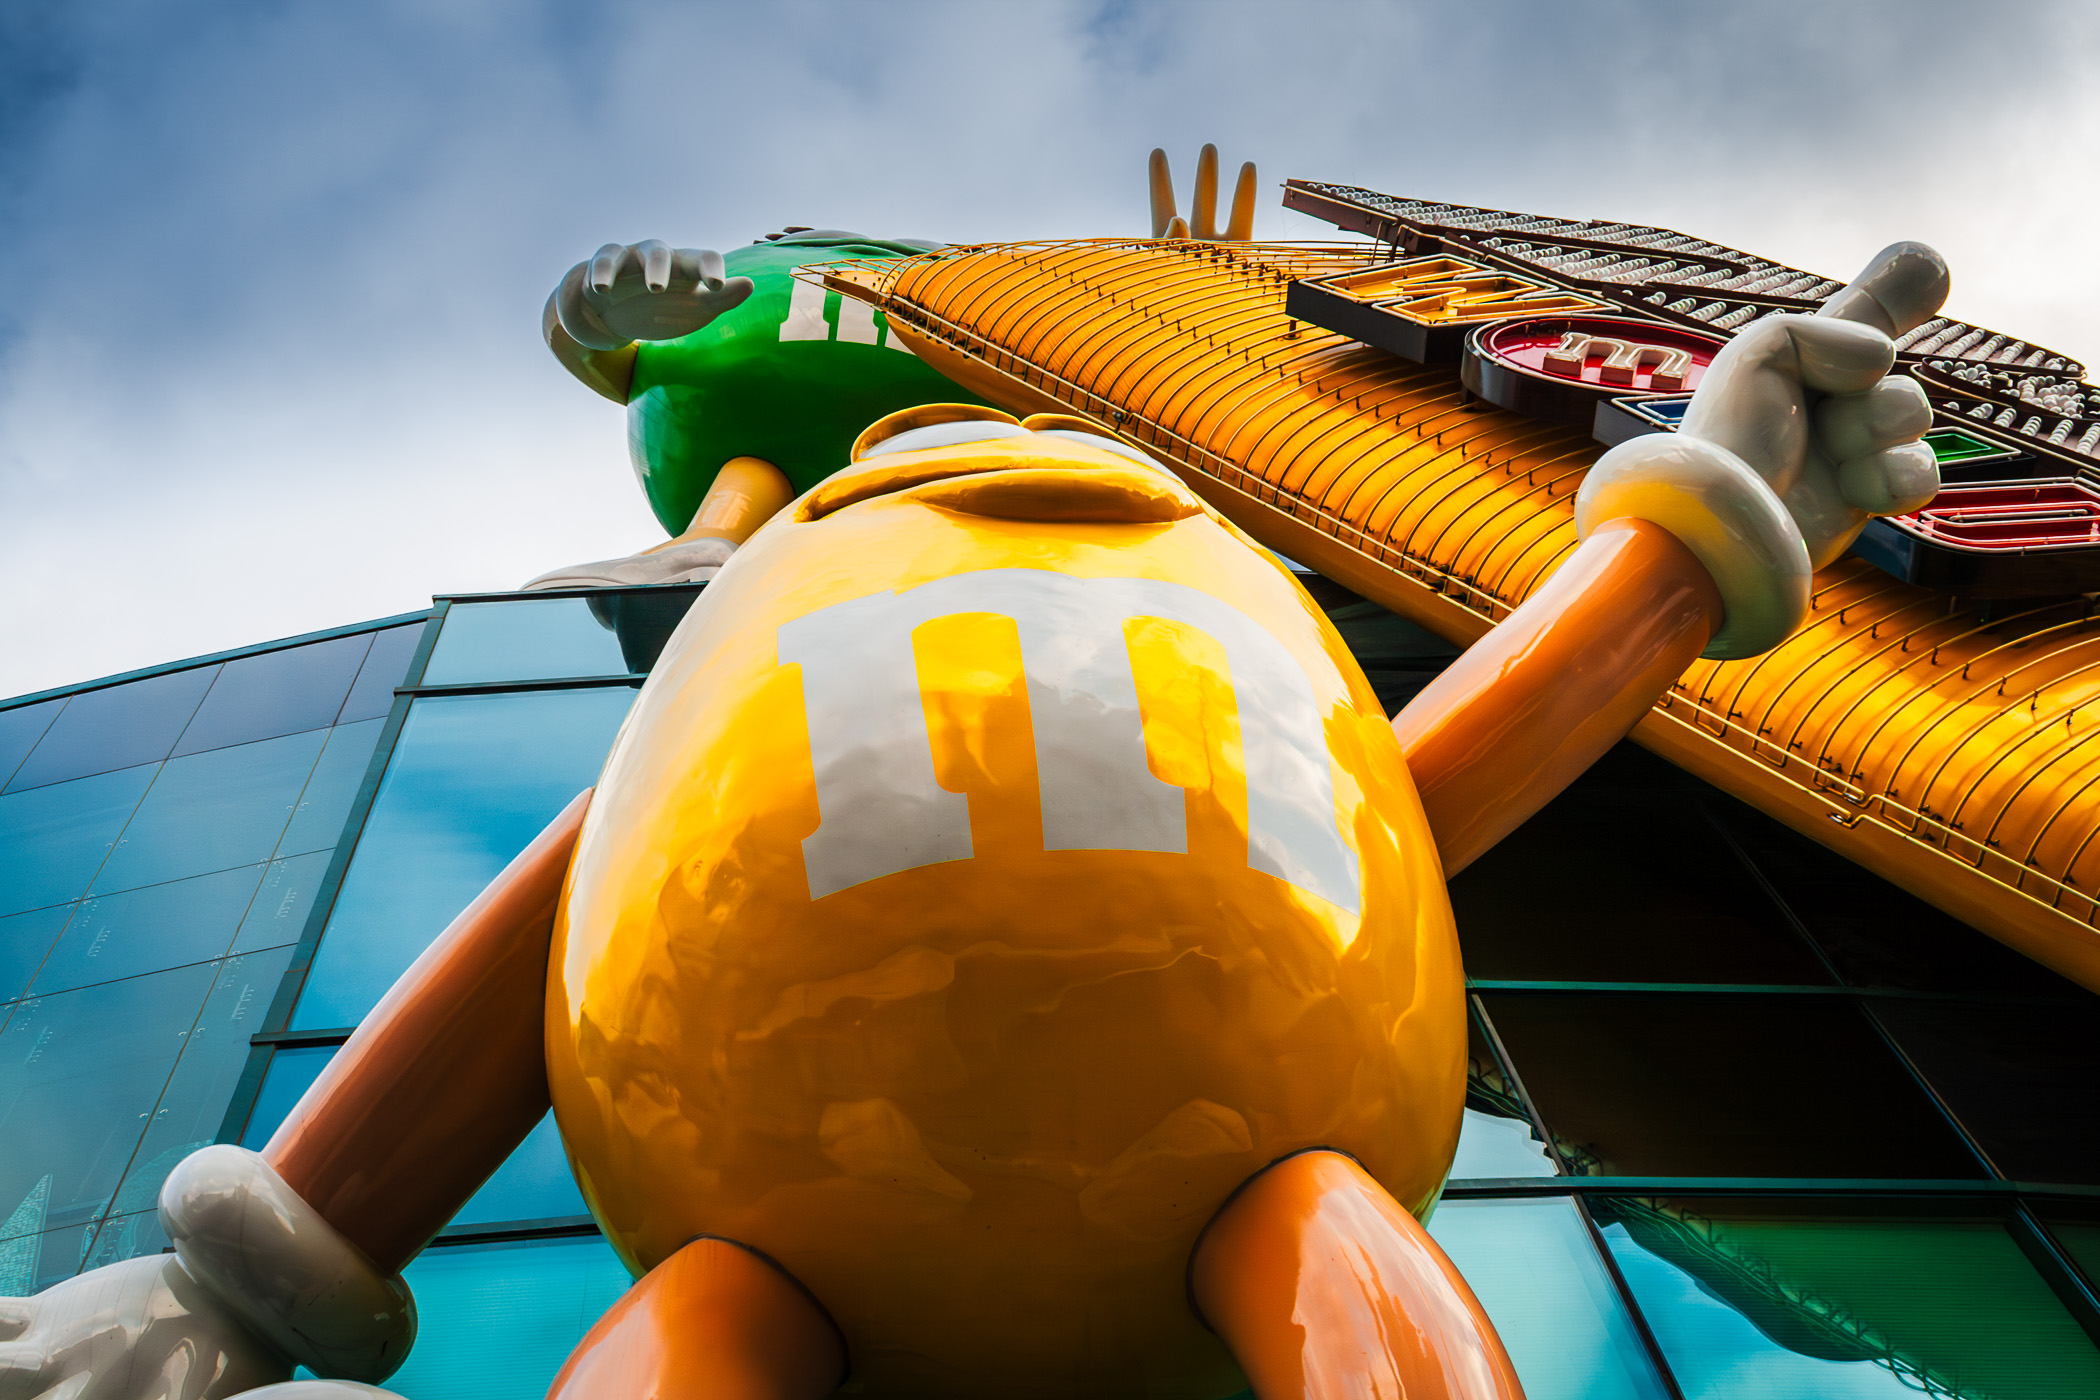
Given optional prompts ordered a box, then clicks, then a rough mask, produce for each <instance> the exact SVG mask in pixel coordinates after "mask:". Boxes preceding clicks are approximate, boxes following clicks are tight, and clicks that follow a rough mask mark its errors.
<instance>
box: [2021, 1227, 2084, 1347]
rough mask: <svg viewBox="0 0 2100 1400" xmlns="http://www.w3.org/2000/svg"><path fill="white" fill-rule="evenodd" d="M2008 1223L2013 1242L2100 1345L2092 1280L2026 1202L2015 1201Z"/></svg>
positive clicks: (2066, 1309) (2057, 1297) (2060, 1300)
mask: <svg viewBox="0 0 2100 1400" xmlns="http://www.w3.org/2000/svg"><path fill="white" fill-rule="evenodd" d="M2005 1223H2006V1229H2007V1231H2008V1232H2010V1233H2011V1235H2012V1237H2013V1243H2015V1244H2017V1245H2018V1246H2019V1247H2020V1252H2021V1253H2022V1254H2024V1255H2026V1256H2027V1262H2028V1263H2029V1264H2031V1265H2033V1266H2034V1269H2035V1272H2037V1273H2039V1274H2040V1275H2041V1276H2042V1278H2043V1280H2044V1281H2045V1282H2046V1283H2047V1284H2048V1285H2049V1291H2050V1292H2052V1293H2054V1294H2055V1295H2056V1299H2057V1301H2058V1302H2060V1303H2062V1304H2063V1305H2064V1309H2065V1311H2067V1312H2069V1313H2070V1314H2071V1316H2072V1317H2073V1318H2075V1319H2076V1320H2077V1322H2078V1325H2079V1326H2080V1327H2082V1328H2084V1329H2085V1334H2086V1336H2087V1337H2088V1338H2090V1339H2091V1340H2092V1342H2093V1344H2094V1345H2095V1346H2100V1295H2096V1294H2095V1293H2094V1291H2093V1286H2092V1283H2091V1282H2090V1281H2089V1280H2088V1279H2087V1278H2086V1277H2085V1273H2084V1271H2083V1270H2081V1269H2080V1268H2079V1267H2078V1263H2077V1261H2076V1260H2074V1259H2072V1258H2071V1255H2070V1253H2069V1251H2067V1250H2066V1249H2065V1248H2064V1247H2063V1245H2062V1243H2061V1242H2060V1241H2058V1239H2057V1238H2056V1234H2055V1232H2054V1231H2052V1230H2050V1229H2049V1227H2048V1226H2047V1225H2045V1224H2044V1223H2043V1222H2042V1221H2041V1220H2040V1219H2038V1218H2037V1217H2036V1216H2035V1214H2034V1213H2033V1212H2032V1211H2031V1210H2029V1209H2028V1208H2027V1203H2026V1202H2025V1201H2020V1202H2016V1203H2015V1204H2014V1206H2013V1209H2012V1212H2011V1214H2010V1215H2008V1216H2007V1217H2006V1222H2005Z"/></svg>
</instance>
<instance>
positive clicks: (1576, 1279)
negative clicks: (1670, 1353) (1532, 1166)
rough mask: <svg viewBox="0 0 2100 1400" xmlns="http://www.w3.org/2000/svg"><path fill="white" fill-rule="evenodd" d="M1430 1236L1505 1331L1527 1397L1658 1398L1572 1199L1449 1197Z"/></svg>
mask: <svg viewBox="0 0 2100 1400" xmlns="http://www.w3.org/2000/svg"><path fill="white" fill-rule="evenodd" d="M1466 1116H1467V1119H1468V1121H1469V1122H1470V1120H1471V1119H1472V1118H1473V1117H1474V1115H1473V1114H1472V1113H1470V1112H1469V1113H1468V1114H1467V1115H1466ZM1459 1151H1460V1154H1461V1156H1463V1154H1464V1151H1465V1146H1464V1142H1463V1140H1461V1142H1460V1147H1459ZM1498 1174H1499V1175H1510V1176H1514V1175H1516V1173H1514V1172H1509V1173H1498ZM1429 1233H1430V1234H1431V1235H1432V1236H1434V1237H1435V1239H1436V1242H1437V1243H1438V1244H1440V1245H1442V1246H1443V1247H1444V1252H1445V1253H1446V1254H1448V1255H1450V1256H1451V1262H1452V1263H1454V1264H1456V1265H1458V1267H1459V1268H1460V1269H1461V1270H1463V1271H1464V1273H1465V1276H1466V1282H1467V1283H1468V1284H1470V1285H1471V1286H1472V1289H1473V1292H1474V1293H1475V1294H1477V1295H1478V1296H1479V1298H1480V1303H1481V1306H1482V1307H1484V1308H1486V1309H1487V1314H1488V1316H1489V1318H1491V1319H1492V1320H1493V1321H1494V1324H1495V1329H1496V1331H1498V1332H1500V1333H1501V1334H1502V1340H1503V1342H1504V1344H1506V1345H1507V1346H1508V1348H1509V1355H1510V1360H1512V1361H1513V1362H1515V1363H1516V1367H1517V1378H1518V1379H1519V1380H1521V1381H1523V1382H1524V1394H1525V1395H1526V1396H1527V1397H1528V1400H1663V1396H1664V1395H1665V1394H1666V1392H1665V1391H1664V1389H1663V1384H1662V1381H1661V1380H1660V1378H1658V1377H1657V1376H1656V1374H1655V1366H1654V1363H1653V1362H1651V1361H1650V1360H1649V1359H1648V1352H1647V1349H1646V1348H1645V1347H1644V1346H1643V1345H1642V1344H1641V1339H1640V1335H1639V1333H1638V1332H1637V1331H1636V1329H1635V1327H1634V1323H1633V1319H1632V1318H1631V1317H1630V1316H1629V1315H1628V1314H1627V1311H1626V1305H1625V1304H1624V1303H1623V1302H1621V1301H1620V1299H1619V1294H1618V1290H1617V1289H1615V1288H1614V1287H1613V1286H1612V1281H1611V1276H1610V1275H1609V1274H1608V1273H1606V1272H1605V1269H1604V1264H1603V1261H1601V1260H1600V1259H1598V1258H1597V1251H1596V1247H1595V1245H1593V1244H1592V1243H1591V1242H1590V1234H1589V1230H1588V1228H1587V1227H1586V1226H1585V1225H1584V1224H1583V1223H1582V1217H1581V1216H1580V1215H1578V1214H1577V1213H1576V1210H1575V1205H1574V1203H1573V1202H1572V1201H1569V1200H1566V1199H1549V1198H1539V1199H1532V1200H1509V1201H1452V1200H1446V1201H1445V1202H1444V1203H1443V1204H1441V1205H1439V1206H1438V1207H1437V1208H1436V1214H1435V1215H1434V1216H1432V1217H1431V1218H1430V1221H1429Z"/></svg>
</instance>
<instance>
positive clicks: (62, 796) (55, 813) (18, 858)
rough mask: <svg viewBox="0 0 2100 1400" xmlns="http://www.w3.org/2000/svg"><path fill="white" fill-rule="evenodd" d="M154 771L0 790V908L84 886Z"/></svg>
mask: <svg viewBox="0 0 2100 1400" xmlns="http://www.w3.org/2000/svg"><path fill="white" fill-rule="evenodd" d="M159 771H160V770H159V768H158V767H156V766H155V765H153V764H147V765H146V766H145V767H143V768H126V769H124V770H122V771H121V772H116V773H102V774H99V775H97V776H95V777H92V778H81V779H78V780H77V781H74V782H70V783H54V784H52V785H51V786H50V787H41V788H33V789H31V790H29V791H27V792H11V793H8V794H7V795H6V796H4V797H0V913H4V914H13V913H17V912H19V911H21V910H24V909H36V908H39V907H42V906H45V905H51V904H63V903H65V902H67V901H68V900H74V899H78V898H80V896H81V895H82V894H84V893H86V892H87V886H88V881H90V880H92V879H94V878H95V872H96V871H97V870H99V869H101V867H102V862H103V861H104V859H106V858H107V857H108V855H109V851H110V847H111V846H112V845H113V844H114V843H115V842H116V839H117V835H118V833H120V832H121V831H123V830H124V823H125V822H127V821H129V820H130V819H131V814H132V812H133V811H135V810H136V809H137V808H138V805H139V799H140V798H141V797H143V796H145V794H146V785H147V784H148V783H150V782H152V781H153V775H154V774H155V773H157V772H159Z"/></svg>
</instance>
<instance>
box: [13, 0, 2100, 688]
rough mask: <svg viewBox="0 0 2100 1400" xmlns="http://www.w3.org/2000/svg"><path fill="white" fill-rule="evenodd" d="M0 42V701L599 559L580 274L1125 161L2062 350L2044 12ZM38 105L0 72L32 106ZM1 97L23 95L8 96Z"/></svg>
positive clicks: (2059, 194) (2088, 127)
mask: <svg viewBox="0 0 2100 1400" xmlns="http://www.w3.org/2000/svg"><path fill="white" fill-rule="evenodd" d="M41 24H42V26H43V27H42V28H40V29H36V30H34V31H33V32H32V30H30V29H26V28H24V29H18V30H13V31H10V30H6V29H0V91H5V90H8V89H9V88H10V79H11V76H12V77H13V78H14V81H13V82H12V88H13V91H14V92H15V93H16V94H17V95H16V96H15V97H13V98H9V99H7V100H5V101H0V120H4V121H5V122H7V124H8V126H9V128H10V134H9V135H8V138H7V139H6V140H5V141H4V142H0V146H4V147H6V153H5V154H0V162H4V163H0V176H4V177H5V181H6V185H5V188H6V193H5V194H4V195H0V265H5V266H6V267H8V268H9V269H10V270H11V274H12V275H11V276H10V278H9V279H8V293H7V297H8V300H7V303H6V304H5V305H4V306H0V597H5V598H6V599H7V602H6V604H5V606H4V607H0V694H8V693H18V692H21V691H24V690H29V689H34V688H37V687H40V686H45V685H51V684H58V683H63V682H66V681H70V680H77V679H83V678H86V677H89V676H93V675H96V674H102V673H107V672H110V671H115V670H120V669H124V668H128V667H131V666H136V665H145V664H151V663H154V662H158V661H162V660H167V659H171V658H174V657H179V656H183V655H188V654H193V653H196V652H199V651H203V650H206V649H209V648H215V647H222V646H231V645H238V644H241V643H244V642H248V641H254V640H259V639H261V638H264V637H267V636H272V635H280V634H284V633H289V632H296V631H301V630H306V629H309V628H316V627H322V626H328V625H331V624H334V623H338V622H343V621H349V620H353V619H355V618H358V617H364V616H376V615H380V614H384V613H390V612H394V611H399V610H403V609H406V608H410V607H414V606H417V605H419V604H420V603H421V602H422V601H424V600H426V599H427V597H428V595H429V593H430V592H432V591H434V590H440V589H443V590H448V591H451V590H465V589H475V588H490V587H503V586H508V585H511V584H515V583H516V582H518V581H520V580H522V579H523V578H525V577H528V576H530V575H532V574H534V573H537V572H540V571H541V570H543V569H545V568H548V567H551V566H553V565H556V564H560V563H565V562H572V561H576V560H582V559H589V558H598V557H603V556H605V555H608V554H612V553H617V552H621V551H624V550H626V549H629V548H633V547H636V546H639V545H641V544H643V543H646V542H648V541H649V540H650V539H652V538H653V537H654V535H653V532H654V525H653V523H652V522H651V521H650V519H649V516H648V512H647V511H646V509H645V508H644V506H643V504H642V502H641V498H640V494H639V492H638V491H636V490H635V489H634V487H633V486H632V484H631V482H630V481H629V480H628V473H627V468H626V465H625V461H624V441H623V434H622V430H621V424H620V418H619V413H618V411H617V410H616V409H614V408H613V407H612V406H611V405H608V404H605V403H604V402H603V401H602V400H599V399H597V398H595V397H593V396H592V395H590V394H589V393H588V392H586V391H585V390H583V389H582V388H581V387H580V386H577V385H575V384H573V383H571V382H569V381H568V380H567V379H566V377H565V376H564V375H563V374H562V373H561V372H560V370H559V369H558V368H556V367H555V366H554V364H553V362H552V361H551V359H550V358H549V357H547V355H546V354H545V352H544V350H543V348H542V347H541V346H540V345H539V343H538V329H537V325H538V314H539V308H540V304H541V302H542V300H543V299H544V298H545V295H546V292H547V289H548V287H549V286H551V285H552V283H553V281H554V279H555V278H556V277H557V276H558V275H559V274H560V273H561V272H562V271H563V270H564V269H565V268H566V267H567V266H568V265H569V264H570V263H571V262H573V261H574V260H575V259H576V258H578V257H581V256H583V255H585V254H586V253H588V252H589V251H590V250H591V249H592V248H593V247H595V246H596V245H597V244H598V243H599V242H601V241H603V240H605V239H607V238H617V239H622V240H626V239H633V238H638V237H645V236H652V235H653V236H661V237H665V238H668V239H673V240H675V241H678V242H683V243H694V244H703V245H704V244H713V245H716V246H734V245H735V244H738V243H742V242H745V241H748V240H749V239H751V238H752V237H754V236H756V235H758V234H761V233H763V232H765V231H767V230H769V229H773V228H777V227H779V226H781V225H782V224H784V223H807V224H819V225H826V226H837V227H857V228H862V229H865V230H866V231H869V232H872V233H885V234H893V235H895V234H908V235H917V236H926V237H941V238H951V239H978V238H1001V237H1031V236H1061V235H1078V234H1092V233H1107V232H1122V231H1135V230H1137V229H1138V227H1139V226H1140V224H1141V223H1142V221H1143V219H1144V190H1143V181H1142V173H1141V172H1142V167H1143V160H1144V154H1145V152H1146V151H1147V150H1148V149H1149V148H1150V147H1152V146H1153V145H1155V144H1165V145H1166V146H1168V148H1169V150H1170V152H1171V153H1172V154H1173V156H1174V158H1175V160H1176V163H1177V165H1178V166H1179V167H1180V168H1181V173H1182V177H1183V179H1184V181H1185V180H1186V179H1187V176H1188V173H1189V168H1190V166H1191V164H1192V162H1193V157H1194V152H1195V149H1196V147H1197V146H1198V145H1199V144H1200V143H1201V142H1203V141H1205V140H1215V141H1217V142H1218V143H1219V145H1220V147H1221V150H1222V153H1223V155H1224V158H1225V160H1226V162H1227V163H1228V167H1229V166H1230V165H1233V164H1236V163H1237V162H1238V161H1240V160H1242V159H1249V158H1251V159H1254V160H1256V161H1257V162H1258V163H1259V164H1260V165H1261V168H1262V173H1263V180H1264V185H1265V192H1264V206H1263V211H1262V214H1261V217H1260V222H1259V224H1258V232H1259V233H1261V234H1262V235H1264V236H1270V237H1279V236H1297V237H1307V236H1313V237H1316V236H1321V234H1322V233H1323V232H1324V231H1325V230H1324V226H1322V225H1317V224H1314V223H1312V222H1311V221H1309V220H1306V219H1303V218H1302V217H1298V216H1287V215H1285V214H1284V213H1283V212H1282V211H1281V210H1280V209H1278V208H1277V206H1276V204H1275V196H1274V185H1275V183H1276V182H1277V181H1278V180H1280V179H1281V178H1283V177H1284V176H1286V175H1307V176H1314V177H1319V178H1333V179H1344V180H1350V181H1354V182H1356V183H1360V184H1364V185H1368V186H1371V187H1373V188H1381V189H1388V190H1394V191H1398V192H1407V193H1423V194H1430V195H1434V196H1438V197H1444V198H1452V199H1462V200H1473V201H1480V202H1486V203H1495V204H1502V205H1507V206H1512V207H1519V208H1534V209H1538V210H1541V211H1544V212H1555V213H1575V214H1609V215H1611V216H1612V217H1618V218H1629V219H1640V220H1646V221H1653V222H1659V223H1665V224H1670V225H1673V226H1676V227H1682V228H1686V229H1688V230H1690V231H1692V232H1695V233H1699V234H1701V235H1704V236H1707V237H1714V238H1719V239H1723V240H1725V241H1729V242H1733V243H1737V244H1739V245H1741V246H1745V247H1749V248H1751V249H1754V250H1756V251H1759V252H1762V253H1765V254H1767V255H1770V256H1775V257H1780V258H1784V259H1787V260H1790V261H1795V262H1798V263H1801V264H1803V265H1805V266H1810V267H1815V268H1818V269H1820V270H1823V271H1828V272H1833V273H1839V274H1843V273H1847V272H1850V271H1851V270H1852V269H1853V266H1854V265H1855V264H1857V263H1858V262H1859V261H1860V260H1862V259H1863V258H1864V257H1865V256H1866V255H1867V254H1869V253H1871V252H1872V251H1873V250H1874V249H1875V248H1877V247H1879V246H1880V245H1881V244H1882V243H1885V242H1887V241H1889V240H1891V239H1893V238H1897V237H1923V238H1926V239H1927V240H1928V241H1934V242H1937V243H1938V244H1940V246H1942V247H1943V249H1944V250H1945V251H1946V252H1947V253H1948V254H1949V256H1950V258H1951V259H1952V260H1953V262H1954V265H1955V270H1956V276H1957V291H1956V301H1955V309H1956V310H1957V311H1958V312H1960V314H1964V315H1967V316H1969V317H1971V318H1974V319H1978V320H1982V321H1985V322H1987V323H1990V324H1995V325H1998V326H2000V327H2002V328H2003V329H2006V330H2009V331H2012V332H2014V333H2016V334H2019V335H2022V336H2026V337H2029V338H2032V339H2035V340H2038V341H2041V342H2042V343H2045V344H2049V345H2052V346H2054V347H2055V348H2058V349H2060V350H2063V351H2066V352H2068V353H2072V354H2080V355H2082V356H2085V357H2100V334H2095V333H2094V328H2095V325H2096V313H2100V286H2096V285H2095V281H2094V277H2093V273H2092V271H2091V269H2090V266H2089V265H2088V264H2087V263H2085V262H2084V261H2083V260H2082V252H2083V244H2084V236H2083V230H2084V229H2085V228H2086V227H2088V226H2089V225H2090V223H2091V222H2092V220H2093V218H2094V216H2095V215H2096V214H2100V184H2096V180H2100V177H2096V176H2095V175H2094V174H2092V173H2091V170H2090V162H2086V161H2084V160H2082V158H2081V154H2080V153H2081V152H2083V151H2085V150H2087V149H2090V148H2091V144H2092V137H2093V136H2094V135H2095V134H2096V128H2100V96H2095V95H2092V94H2090V93H2088V92H2087V91H2086V90H2085V87H2084V85H2083V84H2082V83H2081V82H2080V79H2079V75H2080V73H2081V71H2082V70H2083V69H2084V68H2086V67H2089V66H2090V63H2091V61H2092V59H2093V56H2094V48H2095V42H2094V40H2095V35H2094V32H2093V25H2092V23H2091V22H2090V21H2088V20H2086V19H2085V18H2084V17H2083V15H2082V13H2081V12H2080V11H2078V10H2076V9H2074V8H2071V7H2068V6H2058V7H2046V6H2029V7H2022V8H2020V9H2018V10H2016V11H2015V10H2003V9H1998V8H1991V9H1984V8H1982V7H1968V6H1962V5H1956V4H1938V5H1934V4H1919V5H1898V4H1893V3H1891V4H1854V5H1845V4H1835V5H1833V4H1817V5H1808V4H1805V3H1801V4H1791V5H1772V6H1761V7H1736V8H1732V9H1722V8H1716V7H1686V6H1681V5H1661V4H1650V3H1620V4H1606V3H1600V4H1589V5H1567V4H1543V3H1542V4H1536V5H1529V6H1526V5H1515V4H1495V3H1488V4H1478V5H1473V6H1448V5H1426V4H1401V3H1392V4H1384V3H1381V4H1317V3H1299V4H1292V5H1242V4H1227V3H1204V4H1163V3H1137V2H1136V0H1133V2H1132V3H1121V4H1108V5H1098V4H1082V3H1077V2H1076V0H1064V2H1062V3H1019V2H1018V0H1016V2H1015V3H996V4H995V3H969V2H965V3H949V4H909V5H907V4H877V3H836V4H793V3H789V4H772V5H740V6H734V5H727V4H711V5H671V4H654V3H628V4H614V5H607V6H598V7H589V8H584V7H574V8H571V7H566V6H557V5H553V4H546V5H542V6H540V7H537V8H533V7H527V6H509V5H504V6H497V5H493V4H471V3H460V4H453V5H450V6H445V7H435V6H429V5H410V4H406V3H400V4H395V5H392V6H387V5H380V6H355V7H341V6H327V5H321V4H318V3H303V4H302V3H292V4H285V5H279V6H272V7H267V8H265V7H258V6H253V5H245V4H228V5H226V6H223V7H221V8H220V9H219V10H217V11H203V10H200V9H198V8H197V7H185V8H184V9H183V10H182V11H180V12H176V11H168V10H166V9H165V8H164V7H154V6H149V5H143V4H139V5H135V6H131V7H128V8H127V7H123V6H118V7H114V8H112V7H92V8H90V9H87V10H83V11H81V13H80V14H79V15H78V16H77V17H76V16H72V15H71V14H70V13H68V15H66V16H65V17H62V18H60V19H50V18H46V19H45V20H43V21H41ZM39 75H41V76H39ZM22 94H27V95H26V96H23V95H22Z"/></svg>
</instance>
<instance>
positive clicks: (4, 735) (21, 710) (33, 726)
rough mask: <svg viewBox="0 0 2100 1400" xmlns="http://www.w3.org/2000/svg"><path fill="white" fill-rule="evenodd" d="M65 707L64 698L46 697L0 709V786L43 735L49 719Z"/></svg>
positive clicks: (56, 715) (13, 772) (4, 784)
mask: <svg viewBox="0 0 2100 1400" xmlns="http://www.w3.org/2000/svg"><path fill="white" fill-rule="evenodd" d="M65 707H66V702H65V701H64V699H58V700H46V701H44V702H42V703H41V704H36V705H17V706H16V707H15V708H14V709H12V710H0V787H5V786H6V785H7V780H8V779H10V778H12V777H14V775H15V770H16V769H17V768H20V767H21V766H22V760H23V759H25V758H27V757H29V751H30V750H31V749H33V748H35V747H36V741H37V740H39V739H41V738H43V737H44V731H45V730H46V729H49V728H50V727H51V721H52V720H54V719H57V718H58V712H59V711H60V710H62V709H64V708H65Z"/></svg>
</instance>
